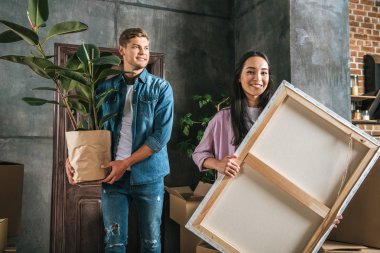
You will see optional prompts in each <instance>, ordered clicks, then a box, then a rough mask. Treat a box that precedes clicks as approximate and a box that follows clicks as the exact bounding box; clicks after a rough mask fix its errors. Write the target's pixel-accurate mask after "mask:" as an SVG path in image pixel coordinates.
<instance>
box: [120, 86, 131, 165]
mask: <svg viewBox="0 0 380 253" xmlns="http://www.w3.org/2000/svg"><path fill="white" fill-rule="evenodd" d="M132 94H133V85H127V95H126V98H125V104H124V110H123V117H122V118H121V129H120V139H119V144H118V146H117V150H116V160H124V159H125V158H127V157H129V156H131V154H132V121H133V108H132Z"/></svg>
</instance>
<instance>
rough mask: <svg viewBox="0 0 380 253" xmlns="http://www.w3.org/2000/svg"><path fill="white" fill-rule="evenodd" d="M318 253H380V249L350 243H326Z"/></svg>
mask: <svg viewBox="0 0 380 253" xmlns="http://www.w3.org/2000/svg"><path fill="white" fill-rule="evenodd" d="M318 253H380V249H374V248H369V247H365V246H361V245H355V244H349V243H341V242H334V241H326V242H325V243H324V244H323V245H322V247H321V249H320V250H319V252H318Z"/></svg>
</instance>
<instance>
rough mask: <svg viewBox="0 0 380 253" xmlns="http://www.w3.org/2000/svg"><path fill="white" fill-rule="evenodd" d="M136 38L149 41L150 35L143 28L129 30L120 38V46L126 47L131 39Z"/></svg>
mask: <svg viewBox="0 0 380 253" xmlns="http://www.w3.org/2000/svg"><path fill="white" fill-rule="evenodd" d="M135 37H145V38H146V39H147V40H149V37H148V34H147V33H146V32H145V31H144V30H143V29H141V28H127V29H125V30H124V31H123V32H122V33H121V35H120V37H119V45H120V46H123V47H124V46H126V45H127V43H128V42H129V40H130V39H132V38H135Z"/></svg>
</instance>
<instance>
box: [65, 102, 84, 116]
mask: <svg viewBox="0 0 380 253" xmlns="http://www.w3.org/2000/svg"><path fill="white" fill-rule="evenodd" d="M69 103H70V106H71V108H72V109H74V110H75V111H76V112H78V113H81V114H83V115H84V116H86V115H88V111H87V108H86V106H85V105H84V104H82V103H81V102H79V101H70V102H69Z"/></svg>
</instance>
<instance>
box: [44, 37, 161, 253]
mask: <svg viewBox="0 0 380 253" xmlns="http://www.w3.org/2000/svg"><path fill="white" fill-rule="evenodd" d="M77 48H78V46H77V45H70V44H55V63H56V64H58V65H63V64H64V63H65V62H66V61H67V60H68V58H69V57H70V56H71V55H73V54H74V53H75V52H76V50H77ZM100 50H101V51H105V52H112V53H114V54H115V55H119V53H118V50H117V49H112V48H100ZM147 69H148V70H149V72H150V73H152V74H154V75H156V76H160V77H163V54H160V53H151V54H150V61H149V64H148V67H147ZM55 99H56V101H60V98H59V96H58V95H57V94H56V95H55ZM70 128H71V126H70V122H69V119H68V117H67V115H66V113H65V111H64V109H63V108H62V107H59V106H55V107H54V129H53V131H54V134H53V139H54V140H53V180H52V181H53V182H52V207H51V208H52V209H51V210H52V211H51V238H50V251H51V252H54V253H63V252H67V253H84V252H86V253H95V252H100V253H101V252H103V251H104V246H103V238H104V229H103V221H102V208H101V185H100V183H83V184H81V185H78V186H72V185H70V184H69V183H68V181H67V178H66V174H65V160H66V157H67V148H66V141H65V131H68V130H71V129H70ZM129 220H130V224H129V231H130V233H129V239H128V252H138V251H139V250H138V248H139V242H138V236H137V212H136V208H135V207H134V206H133V205H132V209H131V211H130V217H129Z"/></svg>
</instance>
